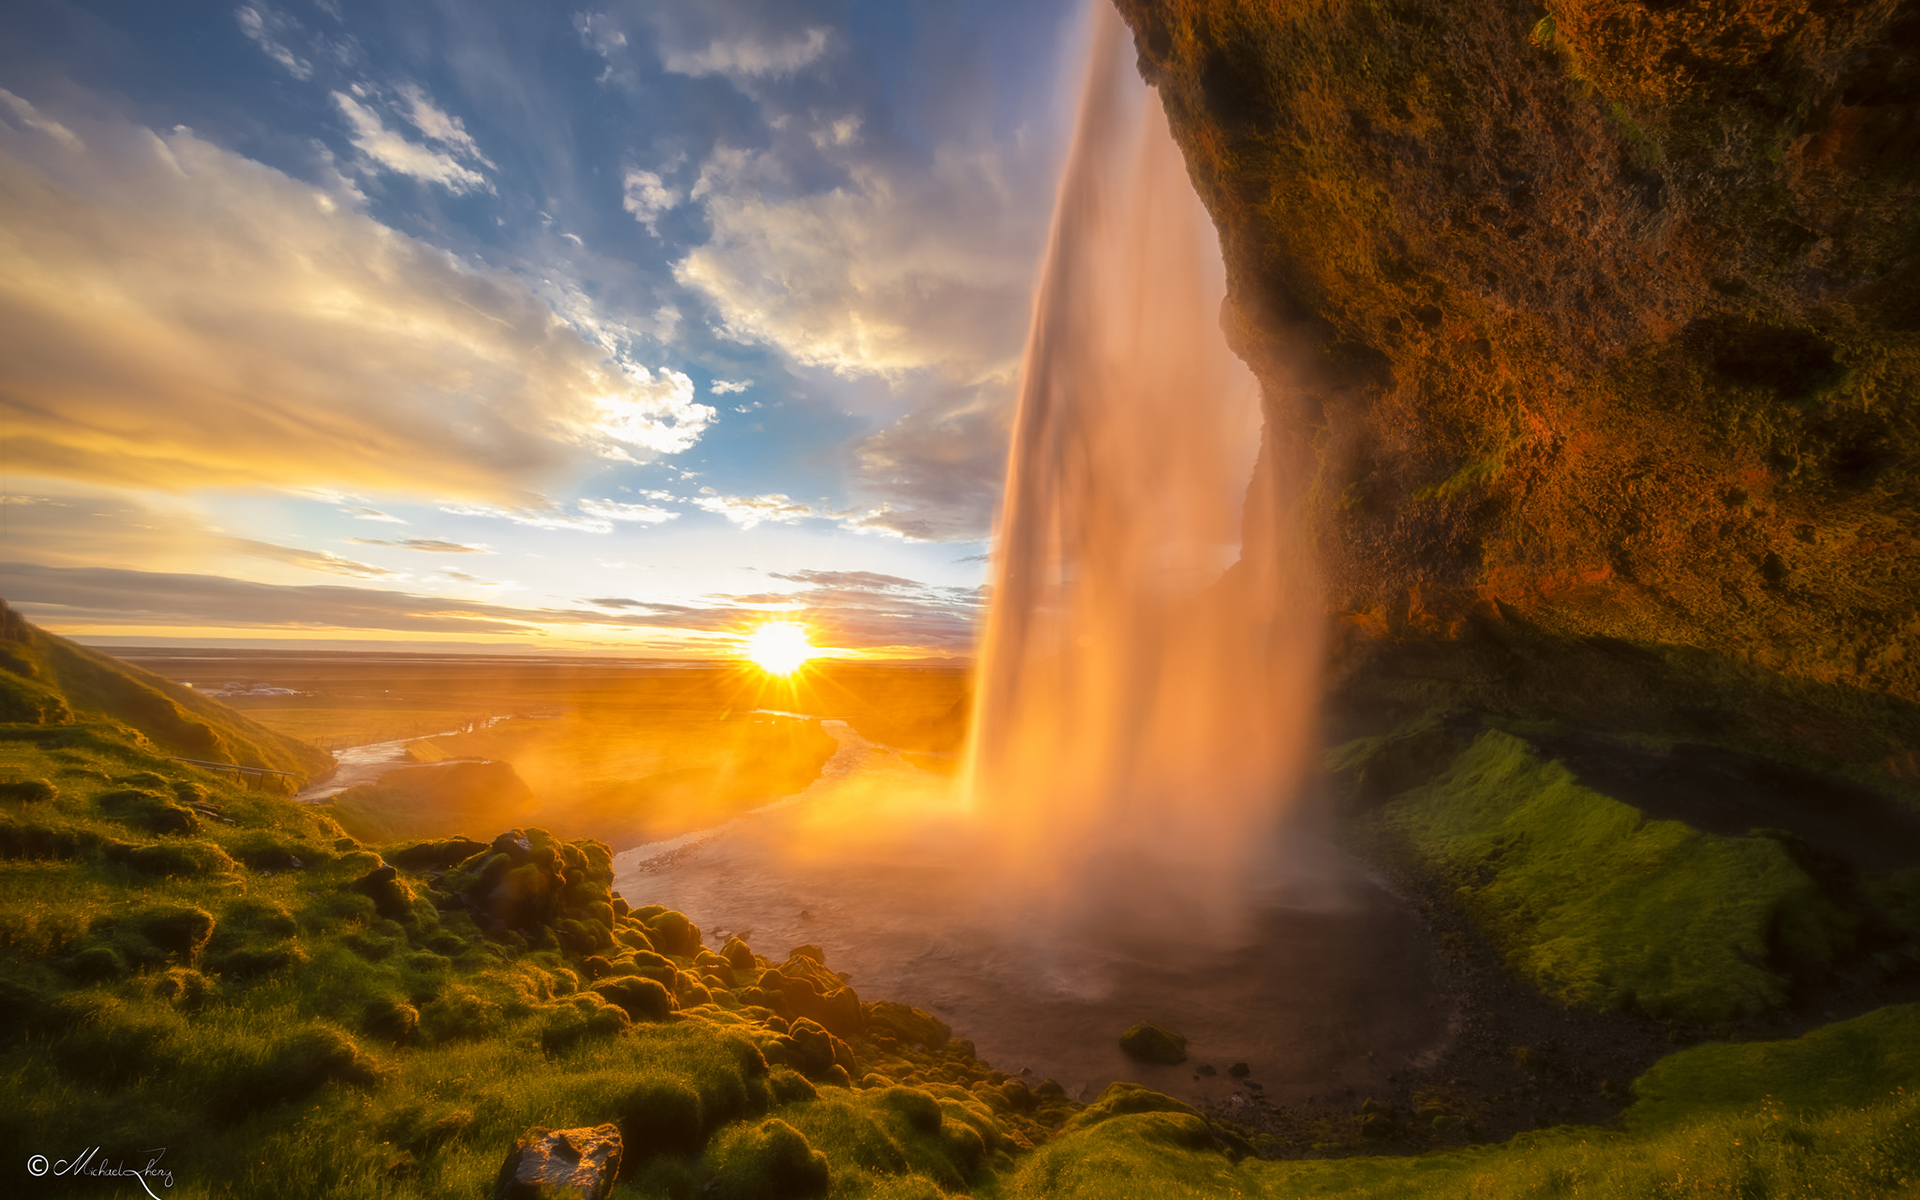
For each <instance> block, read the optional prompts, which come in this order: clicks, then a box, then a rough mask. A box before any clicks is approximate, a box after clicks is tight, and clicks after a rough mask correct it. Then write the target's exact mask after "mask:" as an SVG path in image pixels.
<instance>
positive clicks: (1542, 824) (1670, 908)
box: [1383, 731, 1845, 1021]
mask: <svg viewBox="0 0 1920 1200" xmlns="http://www.w3.org/2000/svg"><path fill="white" fill-rule="evenodd" d="M1383 816H1384V820H1385V823H1386V824H1387V825H1388V827H1389V828H1390V829H1391V830H1392V831H1393V832H1394V833H1395V834H1396V835H1397V836H1398V837H1400V838H1402V839H1404V840H1405V841H1406V842H1407V843H1408V844H1409V846H1410V847H1411V848H1412V849H1413V850H1414V852H1415V853H1416V854H1418V855H1419V856H1420V857H1421V858H1422V859H1424V860H1426V861H1427V862H1429V863H1431V864H1432V865H1433V866H1434V867H1436V868H1437V869H1438V870H1439V871H1440V872H1442V873H1443V874H1444V875H1445V876H1446V877H1447V878H1449V879H1451V880H1455V881H1458V891H1457V892H1456V896H1457V898H1458V900H1459V902H1460V904H1461V905H1462V907H1464V908H1465V909H1466V910H1467V912H1468V913H1469V914H1470V915H1472V916H1474V917H1475V918H1476V920H1477V921H1478V922H1479V923H1480V924H1481V926H1482V927H1483V928H1484V929H1486V931H1487V932H1488V934H1489V935H1490V936H1491V937H1492V938H1493V940H1494V941H1495V943H1496V944H1497V945H1499V946H1501V947H1502V948H1503V949H1504V950H1505V951H1506V952H1507V961H1508V966H1509V968H1510V969H1511V970H1513V971H1514V972H1515V973H1517V974H1519V975H1520V976H1522V977H1523V978H1525V979H1528V980H1529V981H1531V982H1533V983H1534V984H1535V985H1536V986H1538V987H1539V988H1540V989H1541V990H1542V991H1544V992H1546V993H1547V994H1548V995H1551V996H1553V997H1555V998H1557V999H1559V1000H1561V1001H1563V1002H1565V1003H1568V1004H1573V1005H1577V1006H1579V1007H1583V1008H1592V1009H1602V1010H1604V1009H1612V1008H1624V1007H1627V1006H1628V1005H1632V1004H1638V1005H1639V1006H1640V1007H1641V1008H1643V1009H1645V1010H1646V1011H1647V1012H1649V1013H1652V1014H1653V1015H1656V1016H1669V1015H1671V1016H1679V1017H1683V1018H1686V1019H1689V1020H1705V1021H1713V1020H1723V1019H1725V1018H1728V1017H1732V1016H1735V1015H1739V1014H1742V1013H1752V1012H1758V1011H1761V1010H1763V1009H1766V1008H1770V1007H1773V1006H1775V1005H1778V1004H1780V1003H1781V1002H1782V1001H1784V1000H1785V999H1786V994H1787V981H1786V980H1785V979H1783V978H1781V977H1780V976H1779V975H1777V974H1775V973H1774V972H1772V971H1770V970H1768V969H1767V968H1766V967H1765V966H1764V965H1762V964H1764V963H1765V962H1766V961H1767V960H1768V958H1769V957H1770V956H1771V954H1772V951H1773V949H1774V947H1773V946H1772V945H1771V944H1770V939H1771V938H1772V937H1773V935H1774V933H1775V931H1776V929H1780V928H1786V929H1788V930H1789V931H1791V933H1793V934H1795V935H1797V936H1798V941H1797V943H1796V948H1797V949H1799V950H1800V953H1801V957H1802V958H1803V959H1804V960H1806V962H1807V963H1808V964H1809V965H1824V964H1825V963H1826V962H1828V961H1830V960H1831V958H1832V956H1833V950H1834V946H1833V943H1834V942H1835V941H1836V940H1837V939H1840V938H1842V937H1844V936H1845V932H1844V929H1843V928H1841V926H1842V925H1843V921H1842V920H1841V918H1840V916H1839V914H1838V913H1837V912H1835V913H1831V914H1829V913H1828V912H1827V911H1826V910H1825V909H1823V908H1822V906H1821V904H1820V899H1819V892H1818V889H1817V888H1816V887H1815V885H1814V883H1813V881H1812V880H1811V879H1810V878H1809V877H1808V876H1807V875H1806V873H1805V872H1804V871H1802V870H1801V869H1800V868H1799V867H1798V866H1796V865H1795V864H1794V862H1793V860H1792V859H1791V858H1789V857H1788V855H1787V853H1786V851H1785V850H1784V849H1782V848H1781V846H1780V844H1779V843H1778V842H1775V841H1772V840H1770V839H1766V838H1752V837H1747V838H1728V837H1715V836H1712V835H1710V834H1704V833H1700V832H1698V831H1696V830H1693V829H1689V828H1688V827H1687V826H1685V825H1683V824H1681V823H1679V822H1677V821H1649V820H1647V819H1646V818H1645V817H1644V816H1643V814H1641V813H1640V812H1639V811H1638V810H1637V809H1634V808H1631V807H1629V806H1627V805H1625V804H1621V803H1619V802H1618V801H1615V800H1611V799H1609V798H1607V797H1605V796H1602V795H1600V794H1598V793H1596V792H1593V791H1589V790H1588V789H1586V788H1583V787H1580V786H1578V785H1577V784H1575V783H1574V782H1573V777H1572V775H1571V774H1570V773H1569V772H1568V771H1567V770H1566V768H1565V767H1562V766H1561V765H1560V764H1558V763H1555V762H1551V761H1543V760H1542V759H1540V758H1539V757H1537V756H1536V755H1535V754H1534V753H1533V752H1532V751H1531V750H1530V748H1529V747H1528V746H1527V744H1526V743H1524V742H1522V741H1520V740H1519V739H1517V738H1514V737H1511V736H1509V735H1507V734H1504V733H1500V732H1497V731H1491V732H1488V733H1485V734H1483V735H1481V737H1480V738H1479V739H1478V740H1476V741H1475V742H1474V743H1473V744H1472V745H1471V746H1470V747H1468V748H1467V749H1466V750H1465V751H1464V752H1463V753H1461V754H1460V755H1459V757H1457V758H1455V759H1454V760H1453V762H1452V763H1451V764H1449V765H1448V767H1447V768H1446V770H1445V771H1444V772H1443V773H1442V774H1441V775H1439V776H1438V777H1437V778H1436V779H1434V780H1433V782H1431V783H1429V784H1427V785H1425V786H1423V787H1420V788H1416V789H1414V790H1412V791H1410V792H1407V793H1405V794H1404V795H1402V796H1401V797H1399V798H1397V799H1395V800H1393V801H1392V802H1391V803H1389V804H1388V805H1387V807H1386V810H1385V813H1384V814H1383ZM1829 916H1830V918H1831V919H1828V920H1823V919H1822V918H1823V917H1829Z"/></svg>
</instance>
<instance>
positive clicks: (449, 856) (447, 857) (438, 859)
mask: <svg viewBox="0 0 1920 1200" xmlns="http://www.w3.org/2000/svg"><path fill="white" fill-rule="evenodd" d="M486 848H487V847H486V846H484V845H482V844H481V843H479V842H476V841H474V840H473V839H472V838H464V837H455V838H446V839H443V840H440V841H432V842H420V843H417V844H416V845H412V846H408V847H405V848H404V849H400V850H394V851H392V852H390V853H389V854H387V856H386V859H387V861H388V862H390V863H392V864H393V865H394V866H396V867H399V868H401V869H403V870H407V871H444V870H447V869H448V868H450V867H454V866H458V865H459V864H460V863H463V862H465V861H466V860H467V859H469V858H472V857H473V856H474V855H476V854H478V853H480V852H481V851H482V850H485V849H486Z"/></svg>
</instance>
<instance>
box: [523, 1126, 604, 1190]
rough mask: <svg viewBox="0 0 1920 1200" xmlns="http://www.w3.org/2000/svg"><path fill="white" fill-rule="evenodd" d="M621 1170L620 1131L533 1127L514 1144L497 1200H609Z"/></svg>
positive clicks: (602, 1127)
mask: <svg viewBox="0 0 1920 1200" xmlns="http://www.w3.org/2000/svg"><path fill="white" fill-rule="evenodd" d="M619 1170H620V1130H619V1127H618V1126H614V1125H597V1126H594V1127H593V1128H591V1129H555V1130H546V1129H535V1130H532V1131H530V1132H529V1133H528V1134H527V1135H526V1136H525V1137H523V1138H521V1139H519V1140H518V1141H516V1142H515V1143H514V1144H513V1149H511V1150H509V1151H507V1160H506V1162H504V1163H502V1164H501V1166H500V1175H499V1178H498V1179H496V1180H495V1181H494V1185H493V1200H606V1197H607V1196H608V1195H609V1194H611V1193H612V1191H613V1177H614V1175H615V1174H616V1173H617V1172H618V1171H619Z"/></svg>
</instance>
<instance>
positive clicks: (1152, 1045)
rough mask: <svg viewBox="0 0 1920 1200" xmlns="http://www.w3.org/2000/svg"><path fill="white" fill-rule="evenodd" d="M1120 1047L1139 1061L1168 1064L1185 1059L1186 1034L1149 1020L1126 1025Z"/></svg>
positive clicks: (1121, 1036) (1181, 1061)
mask: <svg viewBox="0 0 1920 1200" xmlns="http://www.w3.org/2000/svg"><path fill="white" fill-rule="evenodd" d="M1120 1048H1121V1049H1122V1050H1124V1051H1126V1052H1127V1054H1128V1056H1130V1057H1132V1058H1136V1059H1139V1060H1140V1061H1141V1062H1149V1063H1164V1064H1168V1065H1172V1064H1176V1063H1183V1062H1185V1061H1187V1036H1186V1035H1185V1034H1183V1033H1176V1032H1175V1031H1173V1030H1171V1029H1168V1028H1166V1027H1164V1026H1161V1025H1155V1024H1153V1023H1152V1022H1150V1021H1142V1022H1140V1023H1139V1024H1138V1025H1133V1026H1130V1027H1128V1029H1127V1031H1126V1032H1125V1033H1122V1034H1121V1035H1120Z"/></svg>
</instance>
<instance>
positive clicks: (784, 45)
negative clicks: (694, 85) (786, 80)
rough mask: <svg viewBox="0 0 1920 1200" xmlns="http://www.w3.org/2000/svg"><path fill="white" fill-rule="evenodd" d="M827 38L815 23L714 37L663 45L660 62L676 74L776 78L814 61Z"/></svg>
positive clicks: (818, 58)
mask: <svg viewBox="0 0 1920 1200" xmlns="http://www.w3.org/2000/svg"><path fill="white" fill-rule="evenodd" d="M829 37H830V34H829V32H828V31H827V30H826V29H825V28H823V27H821V26H818V25H816V26H813V27H812V28H810V29H803V30H800V31H798V32H797V33H792V34H787V35H784V36H780V35H769V34H766V33H763V32H761V31H749V32H745V33H741V34H739V35H737V36H734V37H730V38H729V37H716V38H713V39H712V40H710V41H708V42H707V43H706V44H705V45H703V46H698V47H664V48H663V49H664V53H663V54H662V56H661V60H660V62H661V65H662V66H664V67H666V69H667V70H669V71H671V72H673V73H674V74H676V75H691V76H695V77H698V76H702V75H725V76H726V77H728V78H729V79H755V78H769V77H771V78H778V77H779V76H782V75H791V74H793V73H794V72H795V71H798V70H800V69H801V68H803V67H808V66H811V65H813V64H814V63H816V62H818V61H819V60H820V56H821V55H823V54H825V53H826V52H827V43H828V40H829Z"/></svg>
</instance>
